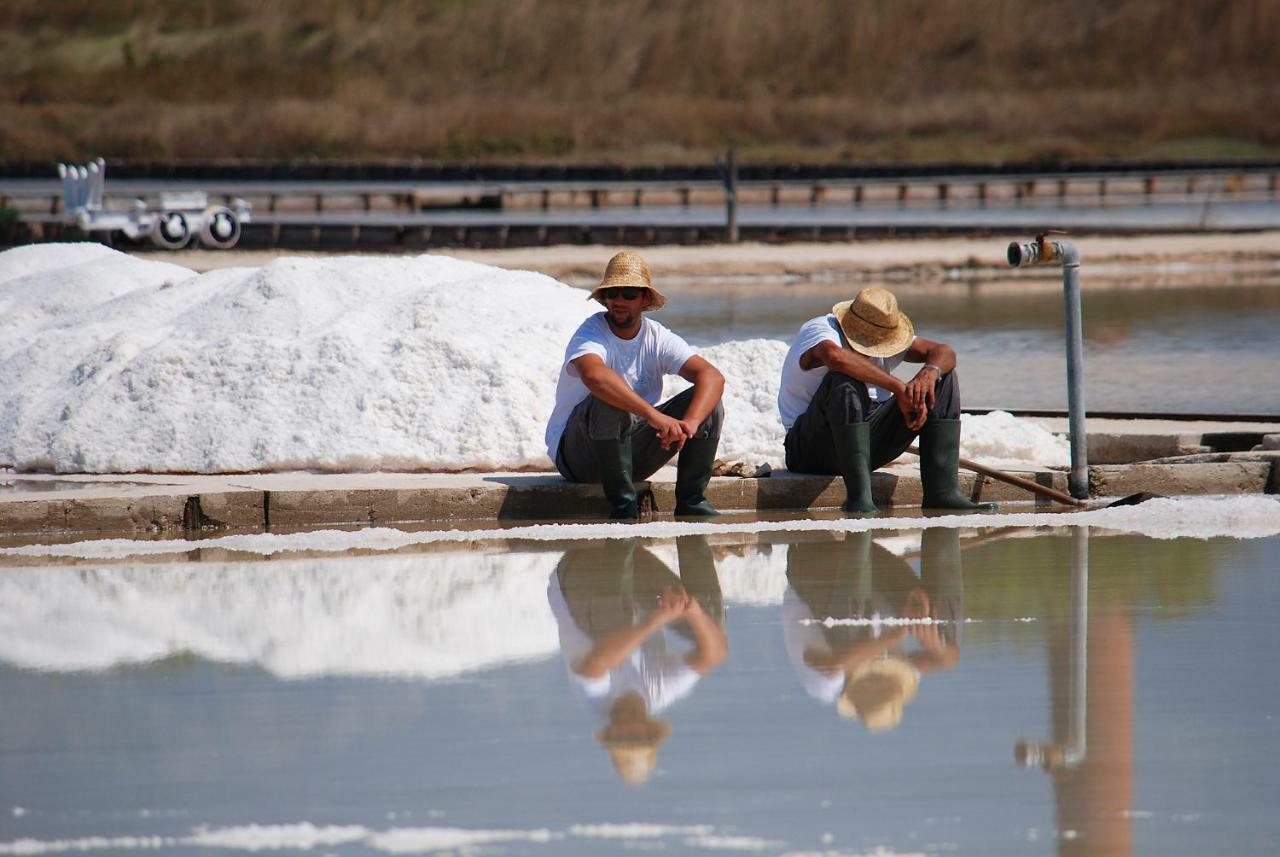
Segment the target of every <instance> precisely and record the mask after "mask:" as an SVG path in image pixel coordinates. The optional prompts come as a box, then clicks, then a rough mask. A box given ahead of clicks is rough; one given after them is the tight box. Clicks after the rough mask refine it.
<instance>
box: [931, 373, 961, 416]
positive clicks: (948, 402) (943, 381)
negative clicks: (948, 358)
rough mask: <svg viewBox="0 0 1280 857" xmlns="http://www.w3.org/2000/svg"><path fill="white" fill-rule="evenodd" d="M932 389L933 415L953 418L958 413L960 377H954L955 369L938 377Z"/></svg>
mask: <svg viewBox="0 0 1280 857" xmlns="http://www.w3.org/2000/svg"><path fill="white" fill-rule="evenodd" d="M933 390H934V406H933V409H932V413H934V415H935V416H942V417H944V418H947V419H953V418H955V417H957V416H958V415H959V413H960V379H959V378H958V377H956V373H955V370H954V369H953V370H952V371H950V372H948V373H947V374H945V375H943V376H942V377H941V378H939V379H938V382H937V383H936V384H934V386H933Z"/></svg>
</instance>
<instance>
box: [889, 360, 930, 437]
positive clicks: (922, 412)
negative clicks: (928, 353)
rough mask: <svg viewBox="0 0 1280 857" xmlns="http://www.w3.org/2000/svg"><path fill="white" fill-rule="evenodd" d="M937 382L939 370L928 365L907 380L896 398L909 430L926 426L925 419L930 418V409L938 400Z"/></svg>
mask: <svg viewBox="0 0 1280 857" xmlns="http://www.w3.org/2000/svg"><path fill="white" fill-rule="evenodd" d="M937 382H938V375H937V372H936V371H935V370H934V369H932V368H931V367H928V366H926V367H925V368H923V369H921V370H920V371H919V372H917V373H916V376H915V377H914V378H912V379H911V380H910V381H908V382H907V385H906V387H905V388H903V390H902V393H901V394H900V395H899V396H898V397H897V398H896V401H897V403H898V410H900V411H902V419H903V420H904V421H906V424H907V428H908V429H909V430H911V431H920V429H922V428H924V424H925V420H927V419H928V418H929V409H930V408H932V407H933V405H934V403H935V402H936V401H937V393H936V392H935V390H934V387H935V385H936V384H937Z"/></svg>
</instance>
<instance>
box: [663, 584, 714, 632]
mask: <svg viewBox="0 0 1280 857" xmlns="http://www.w3.org/2000/svg"><path fill="white" fill-rule="evenodd" d="M701 609H702V605H700V604H699V603H698V599H696V598H694V597H693V596H692V595H690V594H689V593H688V592H687V591H686V590H685V588H684V587H683V586H668V587H666V588H665V589H663V590H662V594H661V595H659V596H658V609H657V610H655V611H654V612H653V617H654V618H655V619H657V620H658V621H660V622H662V623H663V624H666V623H668V622H674V621H676V620H677V619H683V618H684V617H685V616H688V615H689V614H690V613H696V612H697V611H699V610H701Z"/></svg>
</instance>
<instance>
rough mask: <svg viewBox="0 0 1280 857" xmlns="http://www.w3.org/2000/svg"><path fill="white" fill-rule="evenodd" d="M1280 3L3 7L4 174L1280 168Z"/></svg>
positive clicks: (1082, 0)
mask: <svg viewBox="0 0 1280 857" xmlns="http://www.w3.org/2000/svg"><path fill="white" fill-rule="evenodd" d="M1277 44H1280V2H1278V1H1277V0H1196V2H1194V3H1186V2H1177V0H1039V2H1028V0H862V2H856V0H776V2H763V0H580V2H570V0H507V2H498V0H474V1H473V2H457V1H456V0H436V2H409V0H279V2H248V0H218V2H212V0H187V2H181V3H179V2H169V0H6V2H5V3H4V4H2V5H0V159H6V158H32V159H45V158H48V159H53V158H58V157H62V158H83V157H87V156H90V155H96V154H103V155H107V156H117V157H118V156H127V157H135V158H167V157H178V158H197V157H372V158H405V157H409V158H413V157H426V158H481V159H485V158H487V159H515V158H527V159H561V160H571V159H572V160H582V159H598V158H599V159H613V160H627V161H675V160H691V159H702V158H706V157H709V156H710V154H711V153H713V152H715V151H718V150H720V149H721V148H723V147H724V146H726V145H728V144H730V143H732V144H734V145H737V146H738V147H739V149H740V151H742V153H743V156H744V157H746V158H751V159H774V160H826V159H843V158H856V159H904V158H909V159H943V158H945V159H950V158H959V159H975V160H993V159H1008V158H1029V157H1068V158H1074V157H1096V156H1127V157H1146V156H1156V157H1159V156H1167V157H1185V156H1206V157H1208V156H1263V155H1275V154H1277V153H1280V110H1277V109H1276V105H1277V104H1280V50H1277V48H1276V45H1277Z"/></svg>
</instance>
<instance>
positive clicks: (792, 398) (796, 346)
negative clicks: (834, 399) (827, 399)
mask: <svg viewBox="0 0 1280 857" xmlns="http://www.w3.org/2000/svg"><path fill="white" fill-rule="evenodd" d="M823 342H834V343H835V344H836V345H839V346H841V347H844V338H843V337H842V335H841V333H840V323H839V322H838V321H836V317H835V315H833V314H832V313H827V314H826V315H825V316H823V315H820V316H818V317H817V318H811V319H809V320H808V321H806V322H805V323H804V324H802V325H801V326H800V332H799V333H797V334H796V338H795V341H794V342H792V343H791V350H790V351H788V352H787V357H786V359H785V360H783V361H782V382H781V384H779V386H778V413H779V415H780V416H781V417H782V427H783V428H785V429H786V430H787V431H791V427H792V426H793V425H795V422H796V420H797V419H799V418H800V415H801V414H803V413H804V412H805V411H806V410H808V408H809V402H810V401H812V399H813V394H814V393H816V392H817V391H818V386H819V385H820V384H821V383H822V379H823V378H825V377H826V375H827V367H826V366H818V367H817V368H816V369H808V370H805V369H801V368H800V358H801V356H803V355H804V353H805V352H806V351H808V350H809V349H810V348H813V347H814V346H815V345H819V344H821V343H823ZM908 347H910V344H909V343H908ZM906 353H907V349H905V348H904V349H903V350H902V351H900V352H898V353H897V354H894V355H893V356H891V357H868V358H867V359H868V360H870V361H871V362H872V363H875V364H876V365H877V366H879V367H880V368H881V369H883V370H884V371H886V372H889V373H891V374H892V372H893V370H894V369H897V368H898V366H899V365H900V364H901V363H902V358H903V356H904V355H905V354H906ZM867 393H868V394H869V395H870V396H871V401H873V402H887V401H888V400H889V399H890V398H891V397H892V396H893V394H892V393H890V392H889V391H888V390H886V389H884V388H882V387H877V386H876V385H875V384H867Z"/></svg>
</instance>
